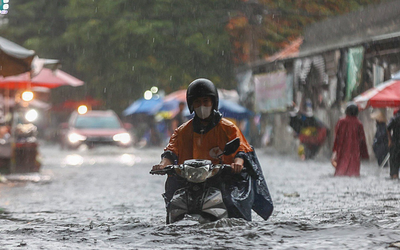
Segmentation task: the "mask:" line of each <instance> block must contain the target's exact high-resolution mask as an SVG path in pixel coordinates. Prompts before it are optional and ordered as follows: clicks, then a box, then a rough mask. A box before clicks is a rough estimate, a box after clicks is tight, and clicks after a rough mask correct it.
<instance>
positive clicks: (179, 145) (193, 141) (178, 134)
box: [161, 111, 273, 221]
mask: <svg viewBox="0 0 400 250" xmlns="http://www.w3.org/2000/svg"><path fill="white" fill-rule="evenodd" d="M197 119H198V118H196V117H195V118H194V119H191V120H190V121H188V122H186V123H184V124H182V125H181V126H180V127H179V128H177V129H176V130H175V132H174V133H173V135H172V136H171V139H170V141H169V144H168V145H167V147H166V148H165V149H164V153H163V154H162V155H161V157H165V158H168V159H170V160H171V161H172V162H173V164H183V163H184V161H185V160H190V159H202V160H211V161H212V162H213V164H219V163H220V162H219V159H218V157H217V156H218V155H220V154H221V153H222V151H223V149H224V147H225V145H226V143H228V142H229V141H231V140H233V139H235V138H240V146H239V148H238V150H237V151H236V152H235V153H234V154H232V155H223V156H222V163H224V164H231V163H233V160H234V158H235V157H240V158H242V159H243V160H244V166H245V167H246V169H247V170H246V171H242V172H241V173H240V175H239V176H240V177H234V178H233V179H231V180H228V182H227V183H226V185H225V187H226V188H225V189H223V190H221V191H222V193H223V196H224V197H225V198H224V202H225V203H226V205H227V207H228V214H229V216H230V217H236V218H244V219H246V220H249V221H250V220H251V209H253V210H254V211H255V212H256V213H257V214H259V215H260V216H261V217H262V218H264V219H265V220H267V219H268V218H269V216H270V215H271V214H272V211H273V203H272V199H271V196H270V194H269V191H268V187H267V183H266V181H265V179H264V176H263V173H262V169H261V166H260V163H259V161H258V158H257V156H256V154H255V151H254V150H253V148H252V146H250V144H249V143H248V142H247V140H246V138H245V137H244V136H243V134H242V132H241V131H240V130H239V128H238V127H237V126H236V125H234V124H233V123H232V122H230V121H229V120H227V119H224V118H222V115H221V113H219V112H217V111H214V114H213V119H212V121H211V122H210V123H209V124H208V125H207V126H206V127H202V126H201V123H200V121H199V120H197ZM182 185H185V183H182V182H181V181H179V180H178V179H177V178H176V177H174V176H169V177H168V178H167V181H166V184H165V189H166V192H165V193H164V195H163V196H164V199H165V202H166V204H167V207H168V204H169V201H170V199H171V198H172V195H173V193H174V192H175V190H177V189H178V188H181V187H182ZM234 190H236V191H234Z"/></svg>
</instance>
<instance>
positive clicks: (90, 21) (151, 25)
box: [0, 0, 378, 112]
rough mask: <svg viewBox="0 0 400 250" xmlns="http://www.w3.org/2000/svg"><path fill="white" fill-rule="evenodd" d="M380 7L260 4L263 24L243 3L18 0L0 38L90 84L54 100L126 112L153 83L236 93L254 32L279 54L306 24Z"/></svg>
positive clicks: (359, 1) (325, 1) (61, 91)
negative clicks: (198, 83) (98, 102)
mask: <svg viewBox="0 0 400 250" xmlns="http://www.w3.org/2000/svg"><path fill="white" fill-rule="evenodd" d="M372 2H378V0H340V1H339V0H314V1H308V0H290V1H289V0H259V3H260V4H262V5H263V8H264V9H266V10H268V11H267V12H266V13H263V15H264V19H263V21H262V23H261V25H257V24H253V23H251V22H249V21H248V19H246V18H248V17H249V8H248V7H249V5H248V2H246V1H242V0H190V1H188V0H135V1H133V0H132V1H131V0H113V1H110V0H35V1H32V0H13V1H12V4H11V9H10V11H9V14H8V18H9V24H8V25H7V26H5V27H1V29H0V35H1V36H4V37H6V38H8V39H10V40H13V41H14V42H17V43H19V44H21V45H23V46H25V47H27V48H30V49H34V50H35V51H36V52H37V53H38V55H39V56H40V57H42V58H54V59H59V60H61V62H62V70H64V71H66V72H67V73H70V74H72V75H74V76H76V77H78V78H80V79H82V80H84V81H85V85H84V86H83V87H79V88H71V87H62V88H58V89H55V90H53V98H54V102H56V103H57V102H61V101H63V100H65V99H69V98H73V99H80V98H83V97H84V96H86V95H91V96H92V97H95V98H100V99H103V100H104V101H105V106H106V107H105V108H112V109H114V110H116V111H117V112H120V111H122V110H123V109H125V108H126V107H127V106H128V105H129V103H131V102H132V101H134V100H136V99H138V98H140V97H141V96H142V94H143V92H144V91H145V90H147V89H149V88H150V87H152V86H158V87H159V89H163V90H165V92H166V93H169V92H172V91H175V90H178V89H180V88H185V87H187V85H188V84H189V83H190V82H191V81H192V80H193V79H195V78H197V77H207V78H210V79H211V80H213V81H214V82H215V83H216V85H217V86H218V87H220V88H229V89H232V88H235V87H236V84H235V81H234V73H233V69H234V66H235V62H246V60H248V59H244V60H243V58H241V55H239V54H238V52H237V51H239V50H240V48H241V47H243V49H241V51H243V53H246V51H247V50H248V48H247V47H246V43H248V39H247V38H248V36H249V34H250V33H249V31H250V30H252V31H254V34H255V35H256V38H257V39H256V42H257V43H258V44H259V47H260V51H261V52H262V53H261V55H265V54H271V53H273V52H276V51H277V50H279V49H280V48H282V46H283V45H284V44H286V43H287V42H288V41H290V40H291V39H294V38H295V37H297V36H299V35H300V34H301V31H302V29H303V28H304V26H305V25H307V24H309V23H311V22H314V21H316V20H320V19H322V18H325V17H327V16H332V15H336V14H338V13H344V12H347V11H351V10H354V9H357V8H359V7H360V6H363V5H366V4H368V3H372ZM238 17H245V18H244V19H243V20H244V21H243V20H241V21H239V22H231V21H232V20H234V19H235V18H238ZM250 21H251V20H250ZM228 22H229V23H230V28H229V29H227V24H228ZM228 30H229V32H228ZM247 46H248V45H247ZM234 59H235V60H236V61H234ZM240 60H241V61H240Z"/></svg>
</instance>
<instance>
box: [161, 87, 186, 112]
mask: <svg viewBox="0 0 400 250" xmlns="http://www.w3.org/2000/svg"><path fill="white" fill-rule="evenodd" d="M181 102H184V103H185V104H186V89H182V90H178V91H175V92H172V93H170V94H168V95H166V96H165V97H164V99H163V103H162V106H161V108H160V109H159V110H158V111H159V112H162V113H163V116H164V117H168V118H172V117H174V116H175V115H176V114H177V113H178V112H179V103H181Z"/></svg>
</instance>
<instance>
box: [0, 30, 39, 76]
mask: <svg viewBox="0 0 400 250" xmlns="http://www.w3.org/2000/svg"><path fill="white" fill-rule="evenodd" d="M34 56H35V51H33V50H28V49H25V48H24V47H21V46H19V45H18V44H16V43H13V42H11V41H9V40H7V39H5V38H3V37H0V76H4V77H6V76H12V75H18V74H21V73H24V72H27V71H30V70H31V63H32V60H33V58H34Z"/></svg>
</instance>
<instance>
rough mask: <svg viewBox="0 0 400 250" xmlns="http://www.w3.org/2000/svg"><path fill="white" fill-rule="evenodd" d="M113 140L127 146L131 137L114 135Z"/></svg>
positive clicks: (125, 134) (122, 134) (123, 134)
mask: <svg viewBox="0 0 400 250" xmlns="http://www.w3.org/2000/svg"><path fill="white" fill-rule="evenodd" d="M113 140H114V141H117V142H120V143H122V144H128V143H130V142H131V136H130V135H129V134H128V133H121V134H116V135H114V136H113Z"/></svg>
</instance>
